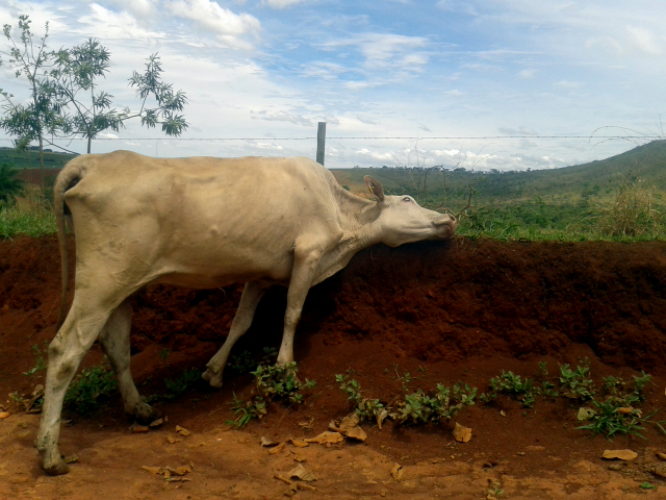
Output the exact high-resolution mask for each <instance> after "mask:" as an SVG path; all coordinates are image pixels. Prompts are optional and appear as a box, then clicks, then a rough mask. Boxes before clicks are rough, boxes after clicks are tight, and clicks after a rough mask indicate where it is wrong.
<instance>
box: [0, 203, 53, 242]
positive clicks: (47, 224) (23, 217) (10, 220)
mask: <svg viewBox="0 0 666 500" xmlns="http://www.w3.org/2000/svg"><path fill="white" fill-rule="evenodd" d="M55 233H56V221H55V213H54V212H53V210H52V209H51V208H50V207H47V206H44V207H38V208H32V209H29V210H26V209H20V208H17V207H10V208H0V239H7V238H14V237H16V236H20V235H25V236H31V237H33V238H37V237H40V236H44V235H47V234H55Z"/></svg>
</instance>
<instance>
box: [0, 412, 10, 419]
mask: <svg viewBox="0 0 666 500" xmlns="http://www.w3.org/2000/svg"><path fill="white" fill-rule="evenodd" d="M8 416H9V412H8V411H2V412H0V420H2V419H4V418H7V417H8Z"/></svg>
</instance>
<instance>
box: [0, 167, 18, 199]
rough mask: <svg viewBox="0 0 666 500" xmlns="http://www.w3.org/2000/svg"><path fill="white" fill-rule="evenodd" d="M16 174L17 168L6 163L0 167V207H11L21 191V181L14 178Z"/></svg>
mask: <svg viewBox="0 0 666 500" xmlns="http://www.w3.org/2000/svg"><path fill="white" fill-rule="evenodd" d="M18 173H19V169H18V168H15V167H13V166H12V165H8V164H7V163H4V164H2V166H0V206H2V205H13V204H14V201H15V200H16V197H17V196H18V195H19V194H21V192H22V191H23V181H21V180H19V179H17V178H16V176H17V175H18Z"/></svg>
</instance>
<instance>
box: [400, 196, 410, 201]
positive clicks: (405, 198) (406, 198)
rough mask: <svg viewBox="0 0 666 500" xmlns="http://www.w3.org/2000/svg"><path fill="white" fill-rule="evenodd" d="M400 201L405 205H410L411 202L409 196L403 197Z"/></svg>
mask: <svg viewBox="0 0 666 500" xmlns="http://www.w3.org/2000/svg"><path fill="white" fill-rule="evenodd" d="M402 201H404V202H405V203H410V202H411V201H412V199H411V198H410V197H409V196H405V197H404V198H403V199H402Z"/></svg>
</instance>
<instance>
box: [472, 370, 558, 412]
mask: <svg viewBox="0 0 666 500" xmlns="http://www.w3.org/2000/svg"><path fill="white" fill-rule="evenodd" d="M551 385H552V384H551ZM540 394H541V389H540V388H539V387H535V386H534V381H533V380H532V379H530V378H525V379H523V378H522V377H521V376H520V375H516V374H515V373H513V372H505V371H504V370H502V374H501V375H500V376H499V377H493V378H491V379H490V392H488V393H486V394H482V395H481V396H480V398H479V399H480V400H481V401H483V402H490V401H493V400H495V399H497V398H498V397H499V396H500V395H506V396H509V397H511V398H512V399H515V400H516V401H519V402H520V404H521V405H522V406H523V407H525V408H532V407H533V406H534V404H535V403H536V396H538V395H540Z"/></svg>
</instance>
